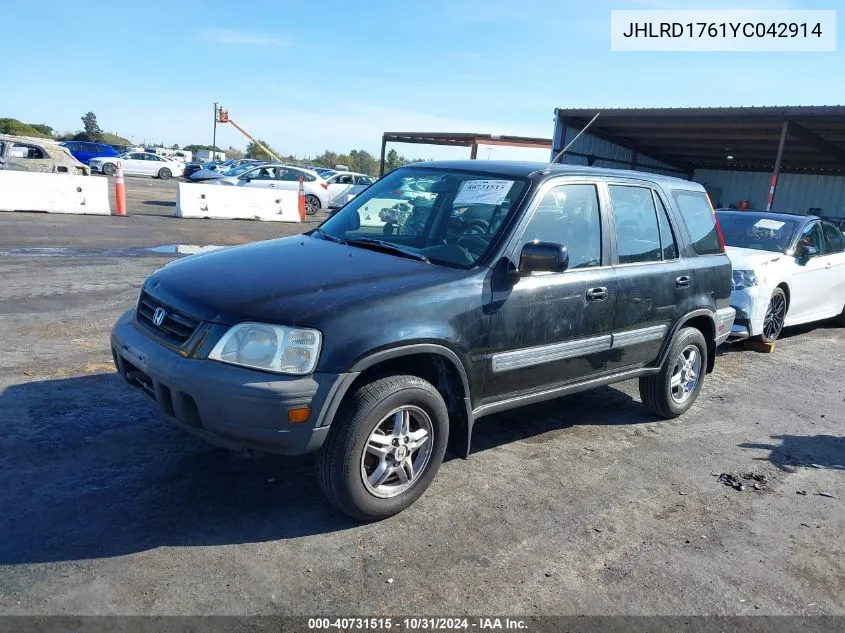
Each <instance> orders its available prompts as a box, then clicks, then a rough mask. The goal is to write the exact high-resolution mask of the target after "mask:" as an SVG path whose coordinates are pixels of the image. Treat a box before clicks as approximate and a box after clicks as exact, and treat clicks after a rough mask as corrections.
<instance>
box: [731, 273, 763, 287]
mask: <svg viewBox="0 0 845 633" xmlns="http://www.w3.org/2000/svg"><path fill="white" fill-rule="evenodd" d="M758 285H760V280H759V278H758V277H757V275H755V274H754V271H753V270H735V271H734V273H733V289H734V290H742V289H743V288H752V287H753V286H758Z"/></svg>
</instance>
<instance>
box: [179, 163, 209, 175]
mask: <svg viewBox="0 0 845 633" xmlns="http://www.w3.org/2000/svg"><path fill="white" fill-rule="evenodd" d="M204 167H205V165H204V164H203V163H197V162H191V163H185V169H184V170H183V171H182V178H190V177H191V175H192V174H195V173H196V172H198V171H199V170H201V169H203V168H204Z"/></svg>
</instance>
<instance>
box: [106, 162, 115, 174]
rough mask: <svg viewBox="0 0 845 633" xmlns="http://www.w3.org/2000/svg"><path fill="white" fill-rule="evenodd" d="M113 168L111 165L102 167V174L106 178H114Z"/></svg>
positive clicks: (107, 164)
mask: <svg viewBox="0 0 845 633" xmlns="http://www.w3.org/2000/svg"><path fill="white" fill-rule="evenodd" d="M114 172H115V166H114V164H113V163H106V164H104V165H103V173H104V174H105V175H106V176H114Z"/></svg>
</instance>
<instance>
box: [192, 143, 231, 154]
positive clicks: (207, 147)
mask: <svg viewBox="0 0 845 633" xmlns="http://www.w3.org/2000/svg"><path fill="white" fill-rule="evenodd" d="M182 149H184V150H185V151H187V152H193V153H194V154H196V153H197V152H199V151H200V150H206V151H211V149H212V147H211V145H197V144H196V143H194V144H193V145H185V147H183V148H182ZM214 151H215V152H222V151H223V150H222V149H220V148H219V147H217V146H216V145H215V146H214Z"/></svg>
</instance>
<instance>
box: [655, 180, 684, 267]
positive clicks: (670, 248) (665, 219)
mask: <svg viewBox="0 0 845 633" xmlns="http://www.w3.org/2000/svg"><path fill="white" fill-rule="evenodd" d="M654 199H655V200H656V201H657V223H658V225H660V246H661V248H662V249H663V259H667V260H668V259H678V244H677V242H676V241H675V234H674V233H673V232H672V223H671V222H670V221H669V214H668V213H667V212H666V207H665V206H663V201H662V200H661V199H660V197H659V196H658V195H657V194H656V193H655V194H654Z"/></svg>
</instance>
